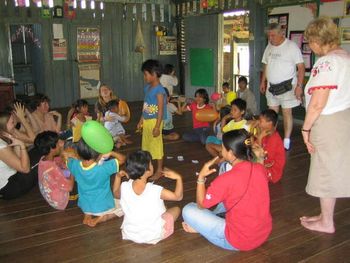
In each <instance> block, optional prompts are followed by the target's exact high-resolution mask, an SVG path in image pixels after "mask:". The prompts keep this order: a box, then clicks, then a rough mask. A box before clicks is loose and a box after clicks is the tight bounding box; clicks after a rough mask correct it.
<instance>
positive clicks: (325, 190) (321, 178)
mask: <svg viewBox="0 0 350 263" xmlns="http://www.w3.org/2000/svg"><path fill="white" fill-rule="evenodd" d="M310 142H311V143H312V144H313V146H314V147H315V153H313V154H311V163H310V170H309V178H308V182H307V185H306V192H307V193H308V194H310V195H312V196H316V197H323V198H337V197H349V196H350V109H346V110H344V111H340V112H337V113H334V114H331V115H320V117H319V118H318V119H317V121H316V122H315V123H314V125H313V127H312V130H311V134H310Z"/></svg>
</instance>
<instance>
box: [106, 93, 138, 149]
mask: <svg viewBox="0 0 350 263" xmlns="http://www.w3.org/2000/svg"><path fill="white" fill-rule="evenodd" d="M106 107H107V109H108V111H107V112H106V113H105V119H106V121H105V123H104V126H105V128H106V129H107V130H108V131H109V133H110V134H111V135H112V137H113V140H114V142H116V146H117V148H120V147H121V146H124V145H126V144H131V143H132V141H130V140H129V139H128V137H130V135H126V134H125V129H124V127H123V125H122V124H121V122H124V121H125V120H126V117H125V116H122V115H120V113H119V100H116V99H114V100H111V101H109V102H108V103H107V106H106Z"/></svg>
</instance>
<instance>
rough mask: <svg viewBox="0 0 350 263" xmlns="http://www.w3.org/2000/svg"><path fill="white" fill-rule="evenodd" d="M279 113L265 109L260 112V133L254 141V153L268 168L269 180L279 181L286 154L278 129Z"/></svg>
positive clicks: (258, 124)
mask: <svg viewBox="0 0 350 263" xmlns="http://www.w3.org/2000/svg"><path fill="white" fill-rule="evenodd" d="M277 120H278V115H277V113H276V112H275V111H274V110H270V109H268V110H265V111H263V112H262V113H261V114H260V117H259V121H258V123H257V126H258V131H259V132H258V134H257V135H256V141H255V143H254V148H253V149H254V153H255V155H256V157H257V159H258V160H260V163H262V164H264V166H265V169H266V170H267V175H268V178H269V181H270V182H272V183H277V182H278V181H279V180H280V179H281V178H282V175H283V169H284V166H285V163H286V154H285V150H284V146H283V141H282V138H281V136H280V135H279V133H278V131H277V130H276V128H277V127H276V126H277Z"/></svg>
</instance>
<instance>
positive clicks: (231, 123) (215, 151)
mask: <svg viewBox="0 0 350 263" xmlns="http://www.w3.org/2000/svg"><path fill="white" fill-rule="evenodd" d="M246 107H247V103H246V102H245V101H244V100H242V99H235V100H233V101H232V103H231V113H230V114H227V115H226V116H224V117H223V118H222V119H221V131H222V132H223V133H226V132H229V131H233V130H239V129H245V130H246V131H248V132H249V131H250V125H249V124H248V122H247V120H245V119H244V118H243V116H244V114H245V110H246ZM230 119H232V120H230ZM227 122H228V123H227ZM226 123H227V124H226ZM206 149H207V151H208V152H209V153H210V155H211V156H213V157H216V156H221V150H222V146H221V144H210V145H207V146H206ZM221 161H222V160H221V159H218V162H221Z"/></svg>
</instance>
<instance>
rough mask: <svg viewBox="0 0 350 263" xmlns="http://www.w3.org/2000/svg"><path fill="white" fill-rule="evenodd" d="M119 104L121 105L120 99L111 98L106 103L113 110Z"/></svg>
mask: <svg viewBox="0 0 350 263" xmlns="http://www.w3.org/2000/svg"><path fill="white" fill-rule="evenodd" d="M118 106H119V100H110V101H109V102H108V103H107V105H106V107H107V109H108V110H111V109H113V108H114V107H118Z"/></svg>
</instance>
